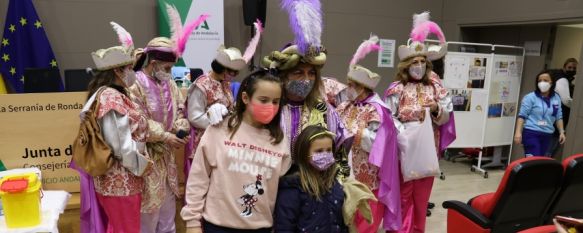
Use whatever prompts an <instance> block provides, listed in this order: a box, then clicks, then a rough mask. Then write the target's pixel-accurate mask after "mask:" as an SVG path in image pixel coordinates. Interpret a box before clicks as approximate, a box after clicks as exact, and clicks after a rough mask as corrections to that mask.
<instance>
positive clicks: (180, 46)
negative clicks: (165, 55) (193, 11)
mask: <svg viewBox="0 0 583 233" xmlns="http://www.w3.org/2000/svg"><path fill="white" fill-rule="evenodd" d="M209 16H210V15H208V14H202V15H200V16H199V17H198V19H197V20H195V21H193V22H190V23H187V24H186V25H185V26H184V28H183V29H182V33H181V34H180V36H179V37H178V38H177V40H176V41H175V43H176V53H177V54H178V57H181V56H182V53H183V52H184V50H185V49H186V42H188V38H189V37H190V34H191V33H192V31H194V29H196V28H197V27H198V26H199V25H200V24H202V23H203V22H204V21H205V20H206V19H207V18H208V17H209Z"/></svg>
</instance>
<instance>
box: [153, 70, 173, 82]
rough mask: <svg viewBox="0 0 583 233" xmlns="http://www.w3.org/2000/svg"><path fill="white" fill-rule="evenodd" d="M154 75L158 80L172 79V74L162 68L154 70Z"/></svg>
mask: <svg viewBox="0 0 583 233" xmlns="http://www.w3.org/2000/svg"><path fill="white" fill-rule="evenodd" d="M154 77H156V78H157V79H158V80H160V81H167V80H170V79H172V74H170V73H168V72H166V71H164V69H161V68H160V69H158V71H156V72H154Z"/></svg>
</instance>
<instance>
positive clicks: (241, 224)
mask: <svg viewBox="0 0 583 233" xmlns="http://www.w3.org/2000/svg"><path fill="white" fill-rule="evenodd" d="M227 122H228V120H225V121H223V123H221V124H219V125H218V126H210V127H209V128H207V130H206V131H205V133H204V135H203V136H202V139H201V141H200V144H199V146H198V148H197V150H196V153H195V155H194V160H193V161H192V167H191V169H190V173H189V176H188V181H187V183H186V195H185V199H186V206H184V207H183V208H182V211H181V213H180V214H181V216H182V219H184V221H186V226H187V227H200V226H201V219H204V221H206V222H209V223H212V224H214V225H217V226H221V227H228V228H236V229H259V228H269V227H272V225H273V211H274V208H275V199H276V197H277V190H278V184H279V178H280V177H281V176H283V175H284V174H285V173H286V172H287V170H288V169H289V166H290V163H291V157H290V151H289V148H290V147H289V145H288V144H287V141H288V140H287V139H285V138H284V139H283V140H282V141H281V142H280V143H279V144H275V145H274V144H273V143H272V140H271V137H270V135H269V131H268V130H267V129H258V128H255V127H253V126H251V125H249V124H247V123H245V122H242V123H241V126H240V127H239V129H238V130H237V132H236V133H235V135H234V136H233V137H232V138H231V132H229V129H228V124H227Z"/></svg>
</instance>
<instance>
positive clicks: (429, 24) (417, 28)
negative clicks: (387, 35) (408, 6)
mask: <svg viewBox="0 0 583 233" xmlns="http://www.w3.org/2000/svg"><path fill="white" fill-rule="evenodd" d="M429 33H433V34H435V36H437V38H438V39H439V41H440V42H441V43H445V36H444V34H443V31H442V30H441V28H440V27H439V25H437V24H436V23H435V22H433V21H430V20H429V12H427V11H426V12H423V13H421V14H415V15H414V16H413V30H411V40H413V41H417V42H421V43H423V42H425V40H426V39H427V36H429Z"/></svg>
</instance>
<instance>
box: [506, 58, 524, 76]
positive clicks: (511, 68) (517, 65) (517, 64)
mask: <svg viewBox="0 0 583 233" xmlns="http://www.w3.org/2000/svg"><path fill="white" fill-rule="evenodd" d="M508 76H510V77H520V76H522V62H521V61H510V63H509V64H508Z"/></svg>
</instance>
